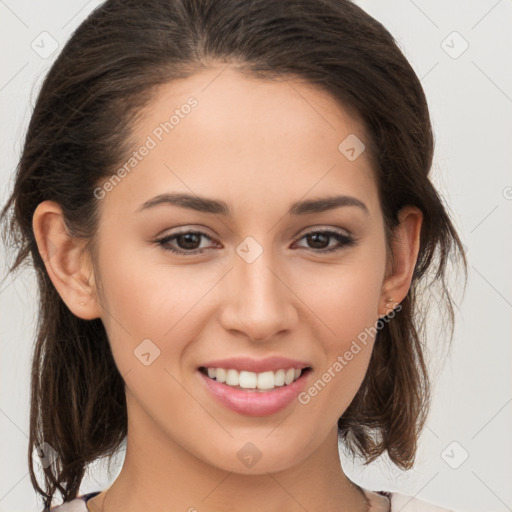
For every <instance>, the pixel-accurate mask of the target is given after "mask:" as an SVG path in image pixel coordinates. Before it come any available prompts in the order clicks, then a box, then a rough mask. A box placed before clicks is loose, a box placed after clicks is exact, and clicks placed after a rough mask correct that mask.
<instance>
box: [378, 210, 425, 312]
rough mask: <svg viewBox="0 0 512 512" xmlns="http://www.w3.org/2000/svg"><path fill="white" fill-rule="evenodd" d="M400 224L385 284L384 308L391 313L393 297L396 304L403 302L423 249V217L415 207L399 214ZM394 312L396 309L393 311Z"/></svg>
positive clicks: (396, 232)
mask: <svg viewBox="0 0 512 512" xmlns="http://www.w3.org/2000/svg"><path fill="white" fill-rule="evenodd" d="M398 220H399V224H398V226H397V227H396V228H395V230H394V236H393V239H392V241H391V251H392V253H393V258H392V262H389V265H388V271H387V274H386V278H385V279H384V282H383V285H382V293H381V309H382V310H383V311H384V315H386V314H388V313H389V301H390V297H393V300H392V302H393V303H394V305H396V304H398V303H399V302H401V301H402V300H403V299H404V297H405V296H406V295H407V292H408V291H409V288H410V286H411V281H412V276H413V272H414V267H415V265H416V261H417V258H418V253H419V248H420V234H421V224H422V221H423V214H422V213H421V210H419V209H418V208H416V207H414V206H405V207H404V208H402V209H401V210H400V212H399V214H398ZM391 309H393V308H391Z"/></svg>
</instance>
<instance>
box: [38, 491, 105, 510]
mask: <svg viewBox="0 0 512 512" xmlns="http://www.w3.org/2000/svg"><path fill="white" fill-rule="evenodd" d="M99 493H100V491H97V492H90V493H87V494H83V495H81V496H77V497H76V498H75V499H74V500H71V501H66V502H64V503H62V505H57V506H55V507H52V508H50V511H49V512H88V510H87V506H86V505H85V502H86V501H87V500H88V499H90V498H92V497H94V496H96V495H97V494H99ZM43 512H48V510H47V509H45V510H44V511H43Z"/></svg>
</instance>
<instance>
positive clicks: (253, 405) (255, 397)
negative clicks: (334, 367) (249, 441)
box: [198, 370, 311, 416]
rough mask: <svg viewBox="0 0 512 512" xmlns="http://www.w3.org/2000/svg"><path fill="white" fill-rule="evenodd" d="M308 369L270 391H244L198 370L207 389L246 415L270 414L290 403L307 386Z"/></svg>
mask: <svg viewBox="0 0 512 512" xmlns="http://www.w3.org/2000/svg"><path fill="white" fill-rule="evenodd" d="M310 371H311V370H307V371H305V372H303V373H302V375H301V376H300V377H299V378H298V379H297V380H296V381H294V382H292V383H291V384H288V385H284V386H279V387H275V388H274V389H271V390H269V391H256V390H249V391H242V390H241V389H236V388H233V387H231V386H228V385H227V384H224V383H222V382H218V381H216V380H213V379H210V377H208V376H206V375H205V374H204V373H202V372H200V371H199V370H198V373H199V375H200V376H201V378H202V380H203V382H204V383H205V384H206V387H207V389H208V390H209V391H210V393H211V394H212V395H213V396H214V398H216V399H217V400H218V401H219V402H220V403H221V404H223V405H224V406H226V407H227V408H228V409H231V410H232V411H234V412H237V413H239V414H245V415H246V416H269V415H270V414H275V413H276V412H279V411H281V410H283V409H284V408H285V407H287V406H288V405H290V404H291V403H292V402H293V400H294V399H295V398H296V397H297V395H298V394H299V393H300V392H301V391H302V389H303V388H304V386H305V383H306V378H307V376H308V375H309V373H310Z"/></svg>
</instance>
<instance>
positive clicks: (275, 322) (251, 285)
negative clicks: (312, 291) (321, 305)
mask: <svg viewBox="0 0 512 512" xmlns="http://www.w3.org/2000/svg"><path fill="white" fill-rule="evenodd" d="M271 252H272V251H271V250H264V251H263V252H262V253H261V254H260V256H259V257H258V258H257V259H256V260H255V261H252V262H251V263H249V262H247V261H246V260H244V259H243V258H242V257H239V256H238V254H235V258H234V268H233V269H232V270H231V272H230V273H229V275H228V276H227V279H226V284H225V288H224V290H223V293H225V295H224V297H223V298H222V299H221V300H222V313H221V323H222V325H223V327H224V328H225V329H226V330H228V331H230V332H231V333H233V334H239V335H240V333H241V334H243V335H244V336H245V337H248V338H249V339H251V340H253V341H266V340H270V339H273V338H275V336H276V335H278V334H282V333H284V332H286V331H291V330H292V329H293V328H294V326H295V325H296V323H297V321H298V313H297V309H296V307H295V305H294V300H298V299H297V297H296V296H295V295H294V294H293V292H292V290H291V286H290V284H289V283H288V282H287V281H289V280H290V276H289V272H286V271H285V270H283V269H282V265H281V266H278V265H276V263H275V260H273V258H272V257H271Z"/></svg>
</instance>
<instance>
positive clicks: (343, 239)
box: [155, 230, 357, 256]
mask: <svg viewBox="0 0 512 512" xmlns="http://www.w3.org/2000/svg"><path fill="white" fill-rule="evenodd" d="M316 234H322V235H329V236H330V237H331V238H335V239H336V240H337V241H338V242H340V243H341V245H340V246H338V247H331V248H330V249H309V250H311V251H313V252H314V253H317V254H326V253H332V252H337V251H341V250H342V249H345V248H347V247H351V246H353V245H355V244H356V242H357V241H356V239H355V238H353V237H352V236H349V235H342V234H341V233H338V232H337V231H329V230H319V231H310V232H309V233H306V234H305V235H303V236H302V237H301V238H299V240H298V241H300V240H302V239H303V238H306V237H307V236H309V235H316ZM183 235H202V236H204V237H206V238H208V239H209V240H211V237H209V236H208V235H207V234H206V233H202V232H201V231H183V232H182V233H175V234H174V235H169V236H165V237H163V238H160V239H158V240H155V242H156V243H157V244H158V245H159V246H161V247H162V248H163V249H164V250H165V251H170V252H172V253H175V254H180V255H184V256H195V255H197V254H202V253H203V252H205V251H207V250H208V249H196V250H195V251H193V252H192V251H181V250H179V249H174V248H172V247H171V246H169V245H168V243H169V241H171V240H173V239H175V238H177V237H178V236H183ZM305 249H307V248H305Z"/></svg>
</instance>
